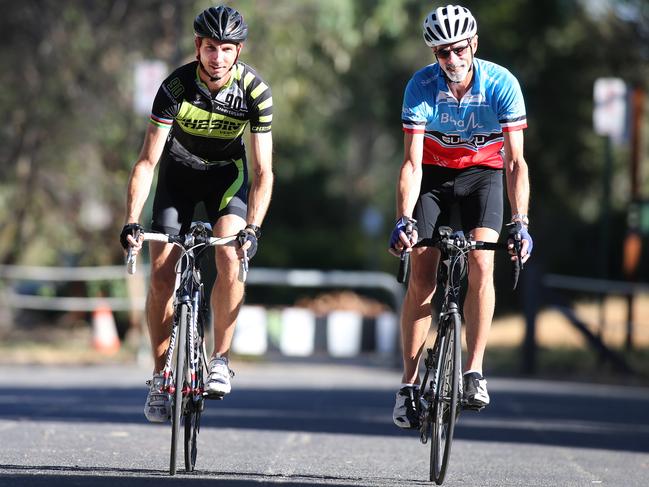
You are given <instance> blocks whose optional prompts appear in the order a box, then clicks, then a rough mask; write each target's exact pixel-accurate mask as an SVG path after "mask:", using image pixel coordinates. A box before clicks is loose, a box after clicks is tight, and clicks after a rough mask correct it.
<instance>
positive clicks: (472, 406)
mask: <svg viewBox="0 0 649 487" xmlns="http://www.w3.org/2000/svg"><path fill="white" fill-rule="evenodd" d="M484 408H485V406H478V405H475V404H467V403H462V411H475V412H477V413H479V412H480V411H482V410H483V409H484Z"/></svg>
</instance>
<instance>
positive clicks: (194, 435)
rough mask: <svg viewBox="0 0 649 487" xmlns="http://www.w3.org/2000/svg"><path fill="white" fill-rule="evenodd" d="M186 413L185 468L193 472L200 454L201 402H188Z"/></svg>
mask: <svg viewBox="0 0 649 487" xmlns="http://www.w3.org/2000/svg"><path fill="white" fill-rule="evenodd" d="M187 409H188V410H187V413H186V414H185V470H187V471H188V472H193V471H194V467H195V466H196V456H197V454H198V447H197V440H198V432H199V430H200V427H201V411H200V405H199V403H197V402H196V403H194V402H192V403H191V404H188V408H187Z"/></svg>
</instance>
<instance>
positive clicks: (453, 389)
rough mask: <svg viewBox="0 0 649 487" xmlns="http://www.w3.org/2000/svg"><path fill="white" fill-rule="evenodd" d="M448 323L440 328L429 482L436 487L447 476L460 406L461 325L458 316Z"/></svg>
mask: <svg viewBox="0 0 649 487" xmlns="http://www.w3.org/2000/svg"><path fill="white" fill-rule="evenodd" d="M445 320H446V322H445V323H442V326H440V332H441V333H443V336H442V337H441V338H442V343H441V347H440V350H439V352H440V353H439V356H438V363H437V369H438V370H439V382H438V388H437V393H436V394H435V399H434V404H433V418H432V420H433V427H432V435H431V436H432V438H431V439H432V441H431V445H430V480H431V481H435V483H437V485H441V484H442V482H444V477H445V476H446V470H447V467H448V462H449V458H450V456H451V444H452V442H453V433H454V431H455V420H456V418H457V416H456V413H457V411H458V407H459V402H460V401H459V398H460V390H459V388H460V367H461V353H462V351H461V348H460V347H461V342H460V330H461V321H460V316H459V314H458V313H451V314H449V315H447V316H446V317H445Z"/></svg>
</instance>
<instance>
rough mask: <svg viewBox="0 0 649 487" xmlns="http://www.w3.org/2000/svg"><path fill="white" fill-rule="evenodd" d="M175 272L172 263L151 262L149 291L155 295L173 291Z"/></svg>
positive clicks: (167, 293) (164, 294)
mask: <svg viewBox="0 0 649 487" xmlns="http://www.w3.org/2000/svg"><path fill="white" fill-rule="evenodd" d="M175 282H176V272H175V270H174V266H173V265H155V264H153V263H152V264H151V284H150V288H149V289H150V292H151V293H153V294H154V295H156V296H166V295H170V294H171V293H172V292H173V289H174V285H175Z"/></svg>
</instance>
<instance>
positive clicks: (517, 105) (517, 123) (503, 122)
mask: <svg viewBox="0 0 649 487" xmlns="http://www.w3.org/2000/svg"><path fill="white" fill-rule="evenodd" d="M506 81H507V82H506V83H503V84H502V86H503V89H501V90H500V91H499V93H498V110H497V113H498V121H499V122H500V126H501V127H502V130H503V132H512V131H514V130H522V129H524V128H527V115H526V113H525V101H524V100H523V92H522V91H521V86H520V84H519V83H518V80H517V79H516V77H515V76H514V75H513V74H511V73H510V72H507V79H506Z"/></svg>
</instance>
